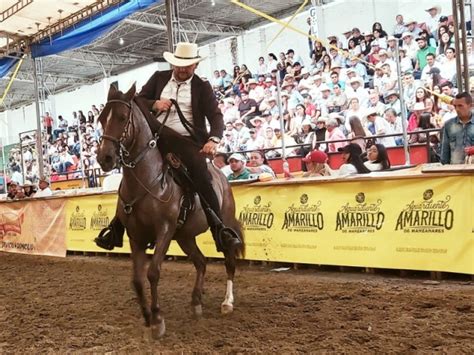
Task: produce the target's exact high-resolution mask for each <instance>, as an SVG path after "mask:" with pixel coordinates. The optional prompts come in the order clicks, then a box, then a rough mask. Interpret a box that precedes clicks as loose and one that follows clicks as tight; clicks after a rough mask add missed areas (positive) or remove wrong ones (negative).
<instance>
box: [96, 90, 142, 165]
mask: <svg viewBox="0 0 474 355" xmlns="http://www.w3.org/2000/svg"><path fill="white" fill-rule="evenodd" d="M135 92H136V88H135V84H133V85H132V87H131V88H130V89H129V90H128V91H127V92H126V93H125V94H124V93H122V92H121V91H119V90H118V89H117V88H115V86H113V85H110V89H109V94H108V97H107V103H106V105H105V107H104V109H103V110H102V112H101V114H100V115H99V122H100V124H101V125H102V128H103V135H102V137H101V140H100V144H99V149H98V153H97V161H98V162H99V164H100V166H101V168H102V170H104V171H105V172H107V171H110V170H112V169H114V168H116V167H118V166H119V165H120V154H123V153H124V152H125V153H126V154H127V153H128V152H127V150H126V147H127V146H128V144H129V142H130V141H131V140H132V139H133V137H131V131H130V128H131V123H132V104H131V102H132V100H133V97H134V96H135Z"/></svg>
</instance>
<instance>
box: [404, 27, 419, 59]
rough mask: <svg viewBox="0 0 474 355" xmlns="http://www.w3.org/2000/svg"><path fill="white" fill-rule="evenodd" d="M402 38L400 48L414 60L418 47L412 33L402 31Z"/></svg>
mask: <svg viewBox="0 0 474 355" xmlns="http://www.w3.org/2000/svg"><path fill="white" fill-rule="evenodd" d="M402 40H403V45H402V48H403V49H405V51H406V54H407V57H408V58H410V59H411V60H415V59H416V53H417V52H418V50H419V49H420V48H419V47H418V44H417V43H416V42H415V41H414V38H413V34H412V33H410V32H405V33H403V35H402Z"/></svg>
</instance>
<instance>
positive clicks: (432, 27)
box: [425, 6, 441, 38]
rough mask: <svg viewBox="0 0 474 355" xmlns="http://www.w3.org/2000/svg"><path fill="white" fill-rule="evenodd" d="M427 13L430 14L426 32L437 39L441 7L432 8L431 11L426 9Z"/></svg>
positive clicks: (426, 22)
mask: <svg viewBox="0 0 474 355" xmlns="http://www.w3.org/2000/svg"><path fill="white" fill-rule="evenodd" d="M425 11H426V12H428V13H429V14H430V15H429V16H428V18H427V19H426V21H425V27H426V30H427V31H428V33H429V34H430V35H431V36H433V37H435V38H436V32H437V30H438V24H439V20H440V18H441V7H440V6H432V7H430V8H429V9H426V10H425Z"/></svg>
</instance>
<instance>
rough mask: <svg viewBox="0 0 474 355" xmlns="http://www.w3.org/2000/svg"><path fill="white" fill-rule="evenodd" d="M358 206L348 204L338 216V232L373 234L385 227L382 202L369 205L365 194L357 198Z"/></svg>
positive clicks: (360, 193) (378, 201)
mask: <svg viewBox="0 0 474 355" xmlns="http://www.w3.org/2000/svg"><path fill="white" fill-rule="evenodd" d="M355 201H356V204H351V203H349V202H347V203H346V204H345V205H343V206H342V207H341V208H340V209H339V211H338V212H337V214H336V231H342V233H373V232H375V231H377V230H380V229H381V228H382V227H383V223H384V221H385V214H384V213H383V212H382V211H381V205H382V200H380V199H378V200H377V201H376V202H374V203H367V202H366V196H365V193H363V192H359V193H358V194H357V195H356V196H355Z"/></svg>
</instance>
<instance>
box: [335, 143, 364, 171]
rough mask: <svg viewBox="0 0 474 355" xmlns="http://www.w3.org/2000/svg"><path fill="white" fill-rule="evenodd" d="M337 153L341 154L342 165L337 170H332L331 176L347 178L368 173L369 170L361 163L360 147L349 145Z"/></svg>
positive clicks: (353, 144)
mask: <svg viewBox="0 0 474 355" xmlns="http://www.w3.org/2000/svg"><path fill="white" fill-rule="evenodd" d="M338 151H339V152H342V161H343V164H342V165H341V167H340V168H339V170H337V171H334V170H332V171H331V175H338V176H347V175H355V174H368V173H370V170H369V169H368V168H367V167H366V166H365V165H364V163H363V161H362V158H361V154H362V149H361V147H360V145H358V144H356V143H350V144H348V145H346V146H344V147H342V148H339V149H338Z"/></svg>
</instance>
